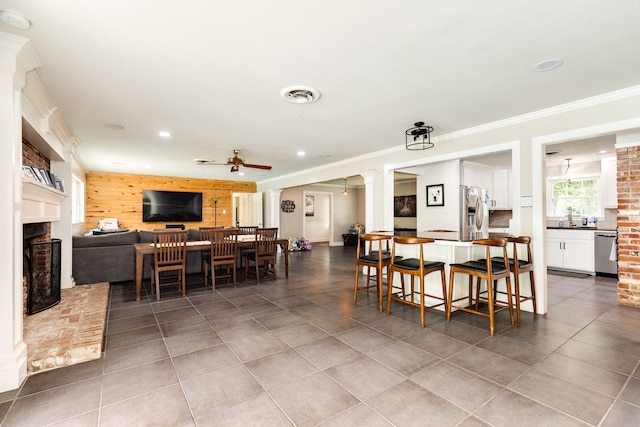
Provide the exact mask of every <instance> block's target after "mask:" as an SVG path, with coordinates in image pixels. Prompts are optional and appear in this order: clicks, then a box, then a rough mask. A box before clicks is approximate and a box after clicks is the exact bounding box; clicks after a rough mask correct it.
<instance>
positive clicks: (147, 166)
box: [142, 163, 151, 169]
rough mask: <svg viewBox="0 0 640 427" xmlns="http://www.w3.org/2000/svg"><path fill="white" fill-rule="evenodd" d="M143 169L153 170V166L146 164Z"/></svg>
mask: <svg viewBox="0 0 640 427" xmlns="http://www.w3.org/2000/svg"><path fill="white" fill-rule="evenodd" d="M142 167H143V168H145V169H151V165H150V164H149V163H145V164H144V165H142Z"/></svg>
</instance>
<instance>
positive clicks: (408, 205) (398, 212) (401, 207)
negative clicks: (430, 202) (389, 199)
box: [393, 194, 416, 218]
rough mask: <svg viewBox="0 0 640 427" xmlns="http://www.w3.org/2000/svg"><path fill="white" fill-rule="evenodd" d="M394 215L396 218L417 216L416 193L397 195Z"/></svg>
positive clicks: (394, 199) (394, 200)
mask: <svg viewBox="0 0 640 427" xmlns="http://www.w3.org/2000/svg"><path fill="white" fill-rule="evenodd" d="M393 216H394V217H396V218H413V217H415V216H416V195H415V194H413V195H411V196H395V197H394V198H393Z"/></svg>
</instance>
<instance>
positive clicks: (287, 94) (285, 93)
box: [280, 86, 320, 104]
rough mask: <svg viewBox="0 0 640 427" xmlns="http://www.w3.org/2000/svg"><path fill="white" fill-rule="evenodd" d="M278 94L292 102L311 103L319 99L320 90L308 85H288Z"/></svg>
mask: <svg viewBox="0 0 640 427" xmlns="http://www.w3.org/2000/svg"><path fill="white" fill-rule="evenodd" d="M280 96H282V97H283V98H284V99H286V100H287V101H289V102H291V103H293V104H311V103H312V102H316V101H317V100H318V99H320V92H319V91H318V90H317V89H314V88H312V87H309V86H289V87H286V88H284V89H282V91H281V92H280Z"/></svg>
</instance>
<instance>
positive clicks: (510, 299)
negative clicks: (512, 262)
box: [504, 276, 520, 326]
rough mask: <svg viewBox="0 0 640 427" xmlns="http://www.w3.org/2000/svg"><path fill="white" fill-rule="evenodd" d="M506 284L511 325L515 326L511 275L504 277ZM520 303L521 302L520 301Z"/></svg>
mask: <svg viewBox="0 0 640 427" xmlns="http://www.w3.org/2000/svg"><path fill="white" fill-rule="evenodd" d="M504 280H505V285H506V286H507V298H508V300H509V320H511V326H513V295H512V293H511V277H509V276H507V277H505V278H504ZM518 305H520V302H518Z"/></svg>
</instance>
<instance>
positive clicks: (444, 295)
mask: <svg viewBox="0 0 640 427" xmlns="http://www.w3.org/2000/svg"><path fill="white" fill-rule="evenodd" d="M440 280H441V281H442V298H444V311H445V312H446V311H447V308H448V307H449V304H448V303H447V277H446V275H445V273H444V266H443V267H442V268H441V269H440Z"/></svg>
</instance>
